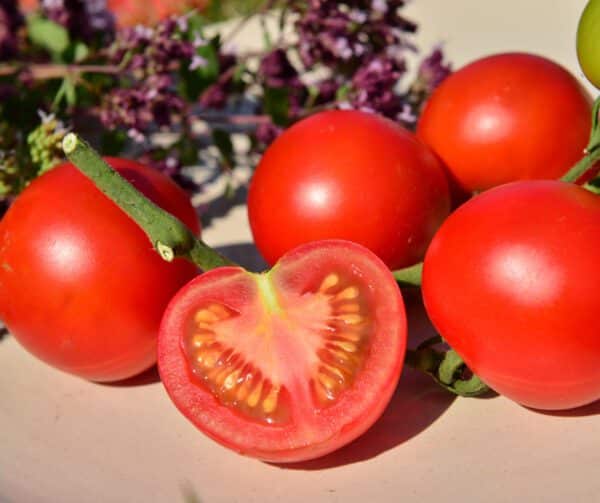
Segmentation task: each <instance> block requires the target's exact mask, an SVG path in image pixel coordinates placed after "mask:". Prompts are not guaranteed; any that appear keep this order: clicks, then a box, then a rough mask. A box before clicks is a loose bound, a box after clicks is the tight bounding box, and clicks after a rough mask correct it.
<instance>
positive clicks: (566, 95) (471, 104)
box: [417, 53, 591, 192]
mask: <svg viewBox="0 0 600 503" xmlns="http://www.w3.org/2000/svg"><path fill="white" fill-rule="evenodd" d="M590 126H591V100H590V97H589V96H588V95H587V93H586V91H585V90H584V89H583V87H582V86H581V85H580V84H579V82H578V81H577V80H576V79H575V78H574V77H573V76H572V75H571V74H569V73H568V72H567V71H566V70H565V69H564V68H562V67H561V66H559V65H557V64H556V63H554V62H552V61H550V60H548V59H546V58H543V57H541V56H536V55H533V54H525V53H506V54H497V55H493V56H489V57H486V58H482V59H479V60H477V61H474V62H473V63H471V64H468V65H466V66H465V67H463V68H461V69H459V70H457V71H456V72H455V73H453V74H452V75H450V76H449V77H448V78H447V79H446V80H445V81H444V82H442V84H441V85H440V86H439V87H438V88H437V89H436V90H435V91H434V92H433V94H432V95H431V96H430V98H429V99H428V101H427V103H426V104H425V107H424V109H423V113H422V114H421V117H420V118H419V122H418V127H417V135H418V136H419V137H420V138H421V139H422V140H423V141H424V142H425V143H427V144H428V145H429V146H430V147H431V148H432V149H433V150H434V151H435V152H436V153H437V155H439V157H440V158H441V159H442V161H443V162H444V164H445V166H446V167H447V168H448V171H449V172H450V176H451V177H452V178H453V179H454V180H456V182H457V183H458V184H459V186H461V187H463V188H464V189H465V190H467V191H470V192H473V191H482V190H486V189H489V188H491V187H494V186H496V185H500V184H503V183H507V182H511V181H516V180H528V179H557V178H560V177H561V176H562V175H563V174H565V173H566V172H567V171H568V169H569V168H570V167H571V166H572V165H573V164H575V163H576V162H577V161H578V160H579V159H580V158H581V157H582V156H583V150H584V148H585V146H586V144H587V141H588V138H589V132H590Z"/></svg>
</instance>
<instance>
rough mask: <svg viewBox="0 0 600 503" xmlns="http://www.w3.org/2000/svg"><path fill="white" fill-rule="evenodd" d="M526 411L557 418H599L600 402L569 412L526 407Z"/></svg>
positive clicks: (568, 410)
mask: <svg viewBox="0 0 600 503" xmlns="http://www.w3.org/2000/svg"><path fill="white" fill-rule="evenodd" d="M525 408H526V409H528V410H530V411H532V412H537V413H538V414H543V415H545V416H557V417H585V416H597V415H598V414H600V400H598V401H596V402H593V403H590V404H588V405H582V406H581V407H577V408H575V409H567V410H540V409H532V408H530V407H525Z"/></svg>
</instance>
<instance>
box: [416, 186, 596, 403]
mask: <svg viewBox="0 0 600 503" xmlns="http://www.w3.org/2000/svg"><path fill="white" fill-rule="evenodd" d="M599 263H600V198H599V197H598V196H597V195H595V194H592V193H590V192H588V191H587V190H585V189H583V188H581V187H579V186H577V185H573V184H569V183H565V182H560V181H541V180H538V181H526V182H514V183H511V184H506V185H503V186H501V187H496V188H494V189H490V190H489V191H486V192H483V193H482V194H479V195H477V196H475V197H474V198H473V199H471V200H470V201H468V202H467V203H465V204H463V206H461V207H460V208H459V209H458V210H456V211H455V212H454V213H453V214H452V215H451V216H450V217H449V218H448V219H447V220H446V222H445V223H444V224H443V225H442V227H441V228H440V230H439V231H438V233H437V234H436V236H435V237H434V239H433V242H432V243H431V246H430V248H429V250H428V252H427V255H426V257H425V262H424V267H423V284H422V292H423V300H424V304H425V307H426V310H427V313H428V315H429V317H430V319H431V321H432V323H433V324H434V326H435V327H436V329H437V330H438V331H439V333H440V335H441V336H442V337H443V338H444V339H445V340H446V341H447V342H448V344H450V346H452V348H453V349H455V350H456V351H457V352H458V353H459V354H460V356H461V357H462V358H463V359H464V361H465V363H466V364H467V365H468V366H469V368H470V369H471V370H472V371H473V372H474V373H475V374H477V375H478V376H479V377H480V378H481V379H482V380H483V381H484V382H485V383H486V384H488V385H489V386H490V387H491V388H493V389H494V390H495V391H497V392H498V393H500V394H502V395H504V396H506V397H507V398H509V399H511V400H514V401H516V402H518V403H520V404H522V405H525V406H528V407H532V408H536V409H543V410H562V409H570V408H574V407H579V406H582V405H586V404H589V403H592V402H594V401H596V400H598V399H600V365H598V362H599V361H600V331H599V330H598V313H600V296H598V285H600V268H599V267H598V264H599Z"/></svg>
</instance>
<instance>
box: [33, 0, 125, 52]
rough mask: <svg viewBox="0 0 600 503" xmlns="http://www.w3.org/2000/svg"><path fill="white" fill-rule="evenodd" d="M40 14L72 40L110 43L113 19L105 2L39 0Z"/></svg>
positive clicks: (113, 25) (113, 30)
mask: <svg viewBox="0 0 600 503" xmlns="http://www.w3.org/2000/svg"><path fill="white" fill-rule="evenodd" d="M40 4H41V8H42V13H43V14H44V15H45V16H46V17H47V18H48V19H51V20H52V21H54V22H55V23H58V24H60V25H62V26H64V27H65V28H67V30H69V33H70V34H71V35H72V36H73V37H74V38H80V39H82V40H84V41H86V42H93V41H95V40H97V41H99V42H100V43H101V44H106V43H110V42H112V40H114V37H115V17H114V15H113V14H112V12H111V11H110V10H109V9H108V7H107V5H106V0H41V2H40Z"/></svg>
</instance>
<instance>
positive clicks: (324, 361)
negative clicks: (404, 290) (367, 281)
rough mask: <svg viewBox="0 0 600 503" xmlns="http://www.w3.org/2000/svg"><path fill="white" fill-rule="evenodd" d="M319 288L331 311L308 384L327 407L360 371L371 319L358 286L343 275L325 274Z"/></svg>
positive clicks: (315, 395) (314, 394)
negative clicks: (312, 374) (311, 377)
mask: <svg viewBox="0 0 600 503" xmlns="http://www.w3.org/2000/svg"><path fill="white" fill-rule="evenodd" d="M333 278H335V280H334V279H333ZM318 292H319V293H320V294H322V295H324V296H325V297H326V299H327V302H328V304H329V309H330V315H329V318H328V320H327V322H326V326H325V327H324V328H323V330H322V335H323V345H322V346H321V348H320V349H319V350H318V351H317V357H318V363H317V364H316V368H315V375H314V377H313V379H312V380H311V388H312V390H313V396H314V397H315V398H316V401H317V403H319V404H321V406H323V407H327V406H329V405H331V404H333V403H334V402H335V400H336V399H337V398H338V397H339V396H340V394H341V393H343V392H344V390H346V389H348V388H349V387H350V386H352V383H353V382H354V379H355V378H356V375H357V374H358V372H359V371H360V369H361V367H362V364H363V362H364V360H365V357H366V352H367V350H368V349H367V347H368V343H369V334H370V332H371V328H372V322H371V319H370V317H369V314H368V309H367V306H366V304H365V300H364V299H362V298H361V291H360V288H359V287H358V286H357V285H355V284H352V282H351V281H348V280H345V279H343V276H342V275H339V274H334V273H330V274H328V275H327V276H326V277H325V278H324V279H323V281H322V282H321V284H320V286H319V289H318Z"/></svg>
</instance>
